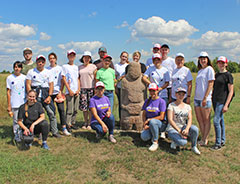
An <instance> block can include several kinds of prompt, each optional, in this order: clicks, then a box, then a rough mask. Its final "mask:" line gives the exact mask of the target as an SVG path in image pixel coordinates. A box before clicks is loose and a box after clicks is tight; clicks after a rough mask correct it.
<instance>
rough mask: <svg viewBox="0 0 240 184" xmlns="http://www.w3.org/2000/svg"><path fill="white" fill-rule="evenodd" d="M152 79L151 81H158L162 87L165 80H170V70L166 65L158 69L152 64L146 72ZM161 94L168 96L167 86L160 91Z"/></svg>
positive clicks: (162, 96)
mask: <svg viewBox="0 0 240 184" xmlns="http://www.w3.org/2000/svg"><path fill="white" fill-rule="evenodd" d="M144 75H145V76H147V77H148V78H149V79H150V82H151V83H156V84H157V85H158V87H162V86H163V85H164V84H165V82H169V81H170V76H169V72H168V70H167V69H166V68H165V67H161V68H160V69H157V68H156V67H155V66H150V67H149V68H148V69H147V70H146V72H145V73H144ZM159 96H160V97H161V98H167V97H168V95H167V88H165V89H163V90H162V91H160V93H159Z"/></svg>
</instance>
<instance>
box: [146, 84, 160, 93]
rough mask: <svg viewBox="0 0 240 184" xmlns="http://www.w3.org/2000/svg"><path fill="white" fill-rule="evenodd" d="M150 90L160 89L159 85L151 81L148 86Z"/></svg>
mask: <svg viewBox="0 0 240 184" xmlns="http://www.w3.org/2000/svg"><path fill="white" fill-rule="evenodd" d="M148 90H154V91H157V90H158V86H157V84H156V83H150V84H149V86H148Z"/></svg>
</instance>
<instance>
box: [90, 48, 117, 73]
mask: <svg viewBox="0 0 240 184" xmlns="http://www.w3.org/2000/svg"><path fill="white" fill-rule="evenodd" d="M98 55H99V57H100V58H99V59H98V60H96V61H94V63H93V64H95V65H96V66H97V69H98V70H100V69H101V68H103V65H104V64H103V58H104V56H105V55H107V49H106V48H105V47H100V48H99V49H98ZM110 67H111V68H112V69H114V66H113V62H111V63H110Z"/></svg>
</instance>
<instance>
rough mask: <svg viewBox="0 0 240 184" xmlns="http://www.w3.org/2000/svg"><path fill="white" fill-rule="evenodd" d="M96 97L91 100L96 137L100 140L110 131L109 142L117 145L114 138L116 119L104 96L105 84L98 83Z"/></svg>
mask: <svg viewBox="0 0 240 184" xmlns="http://www.w3.org/2000/svg"><path fill="white" fill-rule="evenodd" d="M95 88H96V95H95V96H93V97H92V98H91V99H90V104H89V108H90V110H91V112H92V118H91V127H92V129H93V130H96V134H97V135H96V137H97V139H100V138H101V137H103V136H104V135H105V134H106V133H107V131H109V137H108V138H109V141H110V142H112V143H116V142H117V141H116V139H114V137H113V129H114V126H115V119H114V116H113V114H112V113H111V105H110V101H109V99H108V97H106V96H104V90H105V86H104V84H103V82H101V81H99V82H97V83H96V86H95Z"/></svg>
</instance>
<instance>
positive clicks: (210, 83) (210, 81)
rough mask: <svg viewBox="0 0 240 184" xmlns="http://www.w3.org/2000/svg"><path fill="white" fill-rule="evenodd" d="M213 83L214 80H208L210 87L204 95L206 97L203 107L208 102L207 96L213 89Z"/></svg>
mask: <svg viewBox="0 0 240 184" xmlns="http://www.w3.org/2000/svg"><path fill="white" fill-rule="evenodd" d="M213 83H214V80H209V81H208V87H207V90H206V92H205V95H204V98H203V101H202V106H203V107H204V106H205V105H206V104H207V97H208V95H209V93H210V91H211V90H212V89H213Z"/></svg>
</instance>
